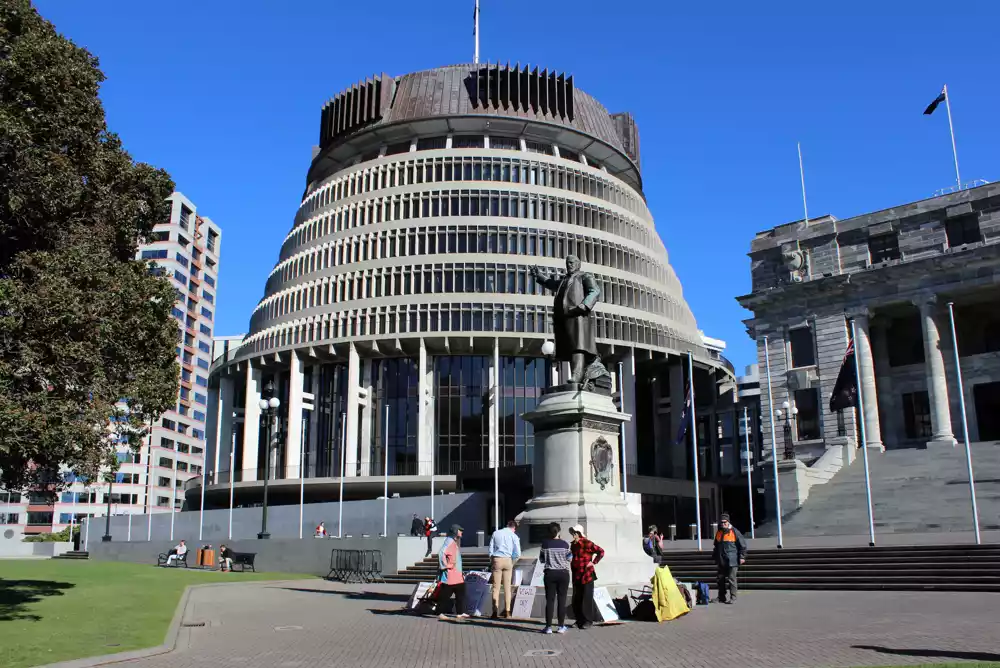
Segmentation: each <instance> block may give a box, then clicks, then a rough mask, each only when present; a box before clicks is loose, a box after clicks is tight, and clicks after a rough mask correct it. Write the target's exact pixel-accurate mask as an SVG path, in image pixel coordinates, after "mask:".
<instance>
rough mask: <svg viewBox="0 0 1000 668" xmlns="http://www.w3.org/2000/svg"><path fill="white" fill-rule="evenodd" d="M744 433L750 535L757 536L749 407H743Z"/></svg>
mask: <svg viewBox="0 0 1000 668" xmlns="http://www.w3.org/2000/svg"><path fill="white" fill-rule="evenodd" d="M743 435H744V437H745V441H746V448H747V501H748V502H749V503H750V537H751V538H756V537H757V530H756V529H755V528H754V522H753V480H752V478H753V464H752V463H751V462H750V419H749V417H748V416H747V407H746V406H744V407H743Z"/></svg>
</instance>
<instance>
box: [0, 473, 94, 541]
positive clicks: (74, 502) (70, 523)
mask: <svg viewBox="0 0 1000 668" xmlns="http://www.w3.org/2000/svg"><path fill="white" fill-rule="evenodd" d="M73 478H74V480H73V484H76V480H75V478H76V474H75V473H74V474H73ZM70 489H73V488H72V487H70ZM77 494H78V492H76V491H74V492H73V514H72V515H71V516H70V518H69V541H70V542H71V543H72V542H75V541H74V540H73V527H74V525H75V523H76V496H77ZM7 503H10V492H8V493H7ZM8 510H9V509H8Z"/></svg>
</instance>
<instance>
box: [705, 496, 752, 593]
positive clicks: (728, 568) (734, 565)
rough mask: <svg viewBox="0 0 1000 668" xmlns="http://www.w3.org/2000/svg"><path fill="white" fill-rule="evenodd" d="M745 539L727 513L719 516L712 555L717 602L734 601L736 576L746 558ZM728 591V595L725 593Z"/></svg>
mask: <svg viewBox="0 0 1000 668" xmlns="http://www.w3.org/2000/svg"><path fill="white" fill-rule="evenodd" d="M746 556H747V541H746V539H745V538H744V537H743V534H741V533H740V532H739V529H737V528H736V527H734V526H733V525H732V524H730V522H729V514H728V513H722V515H721V516H720V517H719V530H718V531H716V532H715V546H714V548H713V550H712V557H713V559H714V560H715V566H716V568H717V569H718V586H719V603H730V604H732V603H735V602H736V591H737V584H736V576H737V573H738V572H739V570H740V566H742V565H743V563H744V562H745V561H746V560H747V559H746ZM727 593H728V595H727Z"/></svg>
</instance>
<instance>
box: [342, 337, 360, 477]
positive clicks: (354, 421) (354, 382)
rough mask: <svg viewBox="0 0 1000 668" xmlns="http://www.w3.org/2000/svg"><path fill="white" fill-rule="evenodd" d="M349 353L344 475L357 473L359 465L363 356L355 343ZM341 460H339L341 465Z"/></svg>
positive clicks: (348, 475)
mask: <svg viewBox="0 0 1000 668" xmlns="http://www.w3.org/2000/svg"><path fill="white" fill-rule="evenodd" d="M348 345H349V346H350V347H349V349H348V353H347V438H346V440H347V450H346V452H345V453H344V462H345V464H344V468H345V472H344V476H345V477H353V476H356V475H357V467H358V408H359V407H360V406H359V404H358V388H359V387H360V384H359V382H358V381H359V380H360V378H361V358H360V357H358V351H357V348H355V347H354V344H353V343H350V344H348ZM339 463H340V462H337V464H338V465H339Z"/></svg>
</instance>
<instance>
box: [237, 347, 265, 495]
mask: <svg viewBox="0 0 1000 668" xmlns="http://www.w3.org/2000/svg"><path fill="white" fill-rule="evenodd" d="M260 377H261V373H260V369H255V368H254V367H253V365H252V364H251V363H250V362H249V361H248V362H247V375H246V383H247V391H246V403H245V404H244V407H243V415H244V418H243V470H242V471H241V472H239V474H237V478H236V480H243V481H248V480H256V479H257V449H258V448H259V447H260V405H259V404H258V402H259V401H260ZM240 475H242V478H241V477H240Z"/></svg>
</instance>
